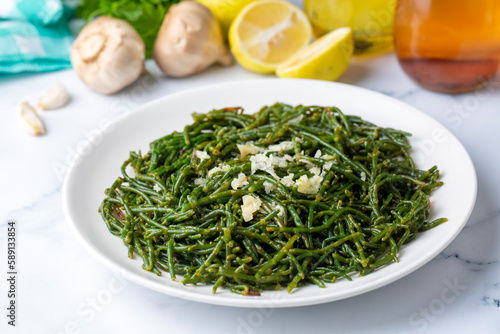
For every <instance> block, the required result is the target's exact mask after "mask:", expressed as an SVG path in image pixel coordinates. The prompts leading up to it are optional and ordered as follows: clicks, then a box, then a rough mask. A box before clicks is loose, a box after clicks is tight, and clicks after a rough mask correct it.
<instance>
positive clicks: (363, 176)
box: [360, 172, 366, 182]
mask: <svg viewBox="0 0 500 334" xmlns="http://www.w3.org/2000/svg"><path fill="white" fill-rule="evenodd" d="M360 177H361V181H363V182H365V181H366V173H365V172H361V175H360Z"/></svg>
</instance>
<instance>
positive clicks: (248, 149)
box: [236, 142, 264, 158]
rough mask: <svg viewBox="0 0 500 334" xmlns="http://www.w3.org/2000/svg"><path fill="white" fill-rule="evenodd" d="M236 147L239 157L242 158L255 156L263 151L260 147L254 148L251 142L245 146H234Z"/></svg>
mask: <svg viewBox="0 0 500 334" xmlns="http://www.w3.org/2000/svg"><path fill="white" fill-rule="evenodd" d="M236 146H238V150H240V157H242V158H244V157H246V156H247V155H249V154H256V153H259V152H263V151H264V149H263V148H262V147H258V146H255V145H254V144H253V142H248V143H246V144H245V145H240V144H236Z"/></svg>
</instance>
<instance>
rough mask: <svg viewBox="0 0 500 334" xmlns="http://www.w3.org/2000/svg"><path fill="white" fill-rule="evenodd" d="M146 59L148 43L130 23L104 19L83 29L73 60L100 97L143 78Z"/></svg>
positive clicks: (76, 41) (75, 67)
mask: <svg viewBox="0 0 500 334" xmlns="http://www.w3.org/2000/svg"><path fill="white" fill-rule="evenodd" d="M144 55H145V47H144V42H143V41H142V39H141V37H140V36H139V34H138V33H137V31H135V29H134V28H133V27H132V26H131V25H130V24H129V23H128V22H125V21H123V20H120V19H115V18H113V17H109V16H100V17H99V18H97V19H96V20H94V21H92V22H90V23H89V24H87V25H86V26H85V27H84V28H83V29H82V31H81V32H80V34H79V35H78V37H77V38H76V40H75V42H74V43H73V47H72V48H71V54H70V58H71V64H72V65H73V68H74V69H75V71H76V73H77V74H78V76H79V77H80V79H82V81H83V82H85V83H86V84H87V86H89V87H90V88H92V89H93V90H95V91H97V92H99V93H103V94H113V93H116V92H118V91H119V90H121V89H123V88H124V87H126V86H128V85H130V84H131V83H132V82H134V81H135V80H136V79H137V78H138V77H139V76H140V75H141V73H142V71H143V69H144Z"/></svg>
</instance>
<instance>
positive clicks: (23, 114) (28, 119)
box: [17, 102, 46, 136]
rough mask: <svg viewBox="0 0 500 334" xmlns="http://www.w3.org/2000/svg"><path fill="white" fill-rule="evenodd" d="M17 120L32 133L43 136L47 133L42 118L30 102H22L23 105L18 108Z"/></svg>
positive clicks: (25, 129)
mask: <svg viewBox="0 0 500 334" xmlns="http://www.w3.org/2000/svg"><path fill="white" fill-rule="evenodd" d="M17 121H18V122H19V125H21V127H22V128H23V130H24V131H26V132H27V133H29V134H30V135H33V136H41V135H44V134H45V133H46V131H45V126H44V125H43V122H42V120H41V119H40V117H39V116H38V114H37V112H36V111H35V109H34V108H33V107H32V106H30V105H29V104H28V102H23V103H21V106H20V107H19V109H17Z"/></svg>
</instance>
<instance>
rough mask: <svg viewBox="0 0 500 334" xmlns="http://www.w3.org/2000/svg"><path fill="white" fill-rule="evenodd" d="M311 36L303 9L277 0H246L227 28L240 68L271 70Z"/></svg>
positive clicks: (269, 71)
mask: <svg viewBox="0 0 500 334" xmlns="http://www.w3.org/2000/svg"><path fill="white" fill-rule="evenodd" d="M311 39H312V28H311V24H310V23H309V21H308V19H307V16H306V15H305V13H304V12H303V11H302V10H301V9H300V8H299V7H297V6H295V5H293V4H291V3H289V2H286V1H281V0H261V1H256V2H252V3H250V4H249V5H248V6H246V7H244V8H243V9H242V11H241V12H240V13H239V14H238V16H236V18H235V20H234V21H233V23H232V24H231V27H230V28H229V44H230V46H231V51H232V52H233V54H234V57H235V58H236V60H237V61H238V63H240V65H241V66H243V67H244V68H246V69H248V70H251V71H255V72H259V73H272V72H274V71H275V70H276V69H277V68H278V67H279V66H280V65H282V64H283V63H285V62H287V61H288V60H289V59H290V58H291V57H292V56H294V55H295V54H296V53H297V52H299V51H300V50H301V49H303V48H304V47H305V46H306V45H308V44H309V42H310V41H311Z"/></svg>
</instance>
